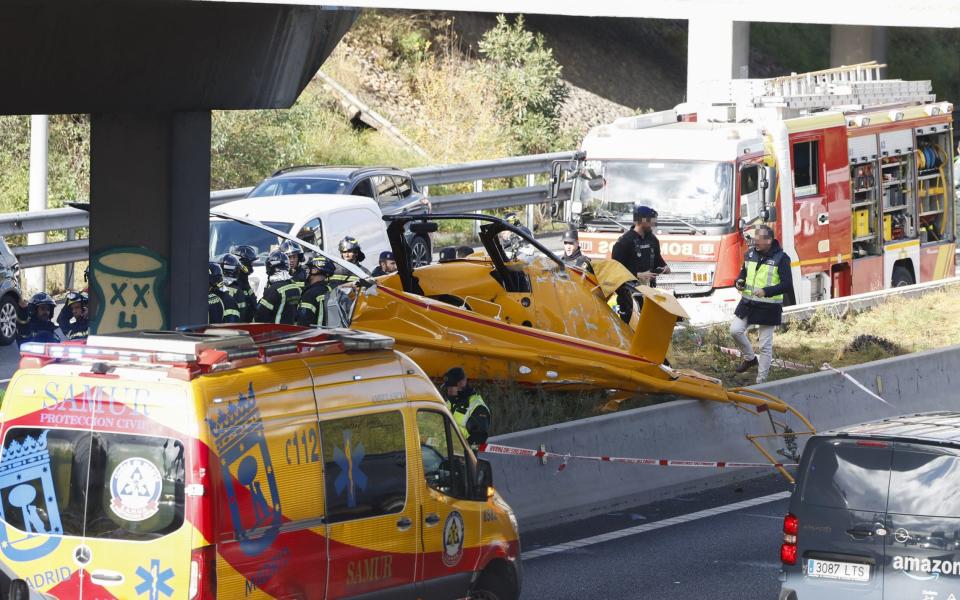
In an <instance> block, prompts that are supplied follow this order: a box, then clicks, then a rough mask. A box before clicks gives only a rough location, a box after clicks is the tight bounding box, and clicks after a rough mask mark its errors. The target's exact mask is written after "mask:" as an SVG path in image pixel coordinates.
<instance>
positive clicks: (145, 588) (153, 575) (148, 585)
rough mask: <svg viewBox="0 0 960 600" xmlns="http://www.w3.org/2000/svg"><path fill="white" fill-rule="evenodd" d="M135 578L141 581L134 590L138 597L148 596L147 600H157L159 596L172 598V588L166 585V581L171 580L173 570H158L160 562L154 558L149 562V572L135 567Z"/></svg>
mask: <svg viewBox="0 0 960 600" xmlns="http://www.w3.org/2000/svg"><path fill="white" fill-rule="evenodd" d="M137 577H139V578H140V579H142V580H143V581H142V582H141V583H140V584H139V585H138V586H137V587H136V588H135V591H136V592H137V595H138V596H142V595H143V594H148V596H147V598H148V600H159V599H160V594H163V595H164V596H168V597H169V596H172V595H173V588H172V587H170V586H169V585H167V580H168V579H172V578H173V569H170V568H166V569H164V570H163V571H161V570H160V561H159V560H157V559H156V558H154V559H153V560H151V561H150V570H149V571H148V570H147V569H144V568H143V567H137Z"/></svg>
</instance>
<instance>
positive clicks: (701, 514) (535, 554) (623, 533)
mask: <svg viewBox="0 0 960 600" xmlns="http://www.w3.org/2000/svg"><path fill="white" fill-rule="evenodd" d="M789 497H790V492H779V493H776V494H770V495H769V496H761V497H759V498H753V499H751V500H743V501H741V502H735V503H733V504H727V505H724V506H717V507H716V508H708V509H706V510H701V511H697V512H695V513H690V514H687V515H680V516H678V517H670V518H669V519H664V520H662V521H655V522H653V523H644V524H643V525H637V526H636V527H628V528H626V529H619V530H617V531H611V532H609V533H603V534H600V535H594V536H591V537H588V538H583V539H579V540H573V541H570V542H565V543H563V544H557V545H556V546H547V547H546V548H537V549H536V550H531V551H529V552H524V553H523V556H522V558H523V560H533V559H534V558H540V557H543V556H550V555H551V554H559V553H560V552H566V551H567V550H577V549H580V548H585V547H587V546H593V545H595V544H602V543H604V542H609V541H612V540H619V539H621V538H625V537H628V536H631V535H637V534H638V533H646V532H648V531H655V530H657V529H663V528H665V527H670V526H672V525H682V524H683V523H689V522H691V521H698V520H700V519H707V518H709V517H715V516H717V515H722V514H725V513H729V512H734V511H738V510H743V509H744V508H751V507H754V506H759V505H761V504H767V503H770V502H776V501H777V500H785V499H786V498H789Z"/></svg>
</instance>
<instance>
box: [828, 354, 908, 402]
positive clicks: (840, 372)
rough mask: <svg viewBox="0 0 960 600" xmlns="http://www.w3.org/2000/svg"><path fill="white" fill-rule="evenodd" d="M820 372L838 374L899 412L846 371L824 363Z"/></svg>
mask: <svg viewBox="0 0 960 600" xmlns="http://www.w3.org/2000/svg"><path fill="white" fill-rule="evenodd" d="M820 370H821V371H833V372H834V373H836V374H838V375H841V376H842V377H844V378H845V379H847V380H848V381H849V382H850V383H852V384H853V385H855V386H857V387H858V388H860V389H861V390H863V391H864V392H866V393H867V394H868V395H870V396H872V397H873V398H874V399H876V400H879V401H880V402H883V403H884V404H886V405H887V406H889V407H890V408H893V409H895V410H899V409H897V407H896V406H894V405H893V404H890V403H889V402H887V401H886V400H884V399H883V398H881V397H880V396H879V395H878V394H876V393H874V391H873V390H871V389H870V388H868V387H867V386H865V385H863V384H862V383H860V382H859V381H857V380H856V379H854V378H853V377H852V376H851V375H850V374H849V373H847V372H846V371H844V370H842V369H838V368H836V367H834V366H833V365H831V364H830V363H823V366H822V367H820Z"/></svg>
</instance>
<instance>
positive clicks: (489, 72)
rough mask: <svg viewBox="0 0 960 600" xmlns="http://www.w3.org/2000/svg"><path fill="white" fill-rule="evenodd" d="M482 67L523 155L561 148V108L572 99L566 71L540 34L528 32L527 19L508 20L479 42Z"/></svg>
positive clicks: (519, 17) (501, 20)
mask: <svg viewBox="0 0 960 600" xmlns="http://www.w3.org/2000/svg"><path fill="white" fill-rule="evenodd" d="M478 46H479V49H480V53H481V55H483V56H484V58H485V60H484V62H483V64H482V66H481V69H482V72H483V73H484V74H485V75H486V76H487V80H488V83H489V86H490V88H491V89H492V90H493V93H494V95H495V96H496V98H497V106H498V110H499V113H500V114H501V115H502V116H503V117H504V119H505V120H506V121H507V122H508V123H509V124H510V126H511V130H510V133H511V135H512V137H513V138H514V140H515V141H516V143H517V145H518V149H519V151H520V153H522V154H534V153H539V152H547V151H549V150H553V149H555V148H557V147H558V145H564V144H558V142H559V141H560V140H559V132H560V109H561V107H562V106H563V103H564V101H565V100H566V98H567V94H568V91H567V87H566V84H564V82H563V79H561V73H562V70H563V69H562V67H561V66H560V64H559V63H558V62H557V60H556V59H555V58H554V57H553V51H552V50H551V49H550V48H547V47H546V45H545V43H544V39H543V36H542V35H541V34H533V33H531V32H530V31H528V30H527V29H526V28H525V27H524V21H523V15H520V16H518V17H517V18H516V20H514V22H513V23H511V22H510V21H508V20H507V18H506V17H505V16H503V15H499V16H498V17H497V25H496V26H495V27H494V28H493V29H491V30H489V31H487V32H486V33H485V34H484V35H483V38H482V39H481V40H480V42H479V44H478Z"/></svg>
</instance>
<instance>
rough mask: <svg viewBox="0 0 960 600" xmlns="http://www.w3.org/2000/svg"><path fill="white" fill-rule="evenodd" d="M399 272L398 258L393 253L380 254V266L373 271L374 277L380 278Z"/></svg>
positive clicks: (384, 252)
mask: <svg viewBox="0 0 960 600" xmlns="http://www.w3.org/2000/svg"><path fill="white" fill-rule="evenodd" d="M396 272H397V257H396V256H394V255H393V252H390V251H389V250H384V251H383V252H381V253H380V264H378V265H377V266H376V267H374V269H373V273H371V275H373V276H374V277H380V276H382V275H389V274H391V273H396Z"/></svg>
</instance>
